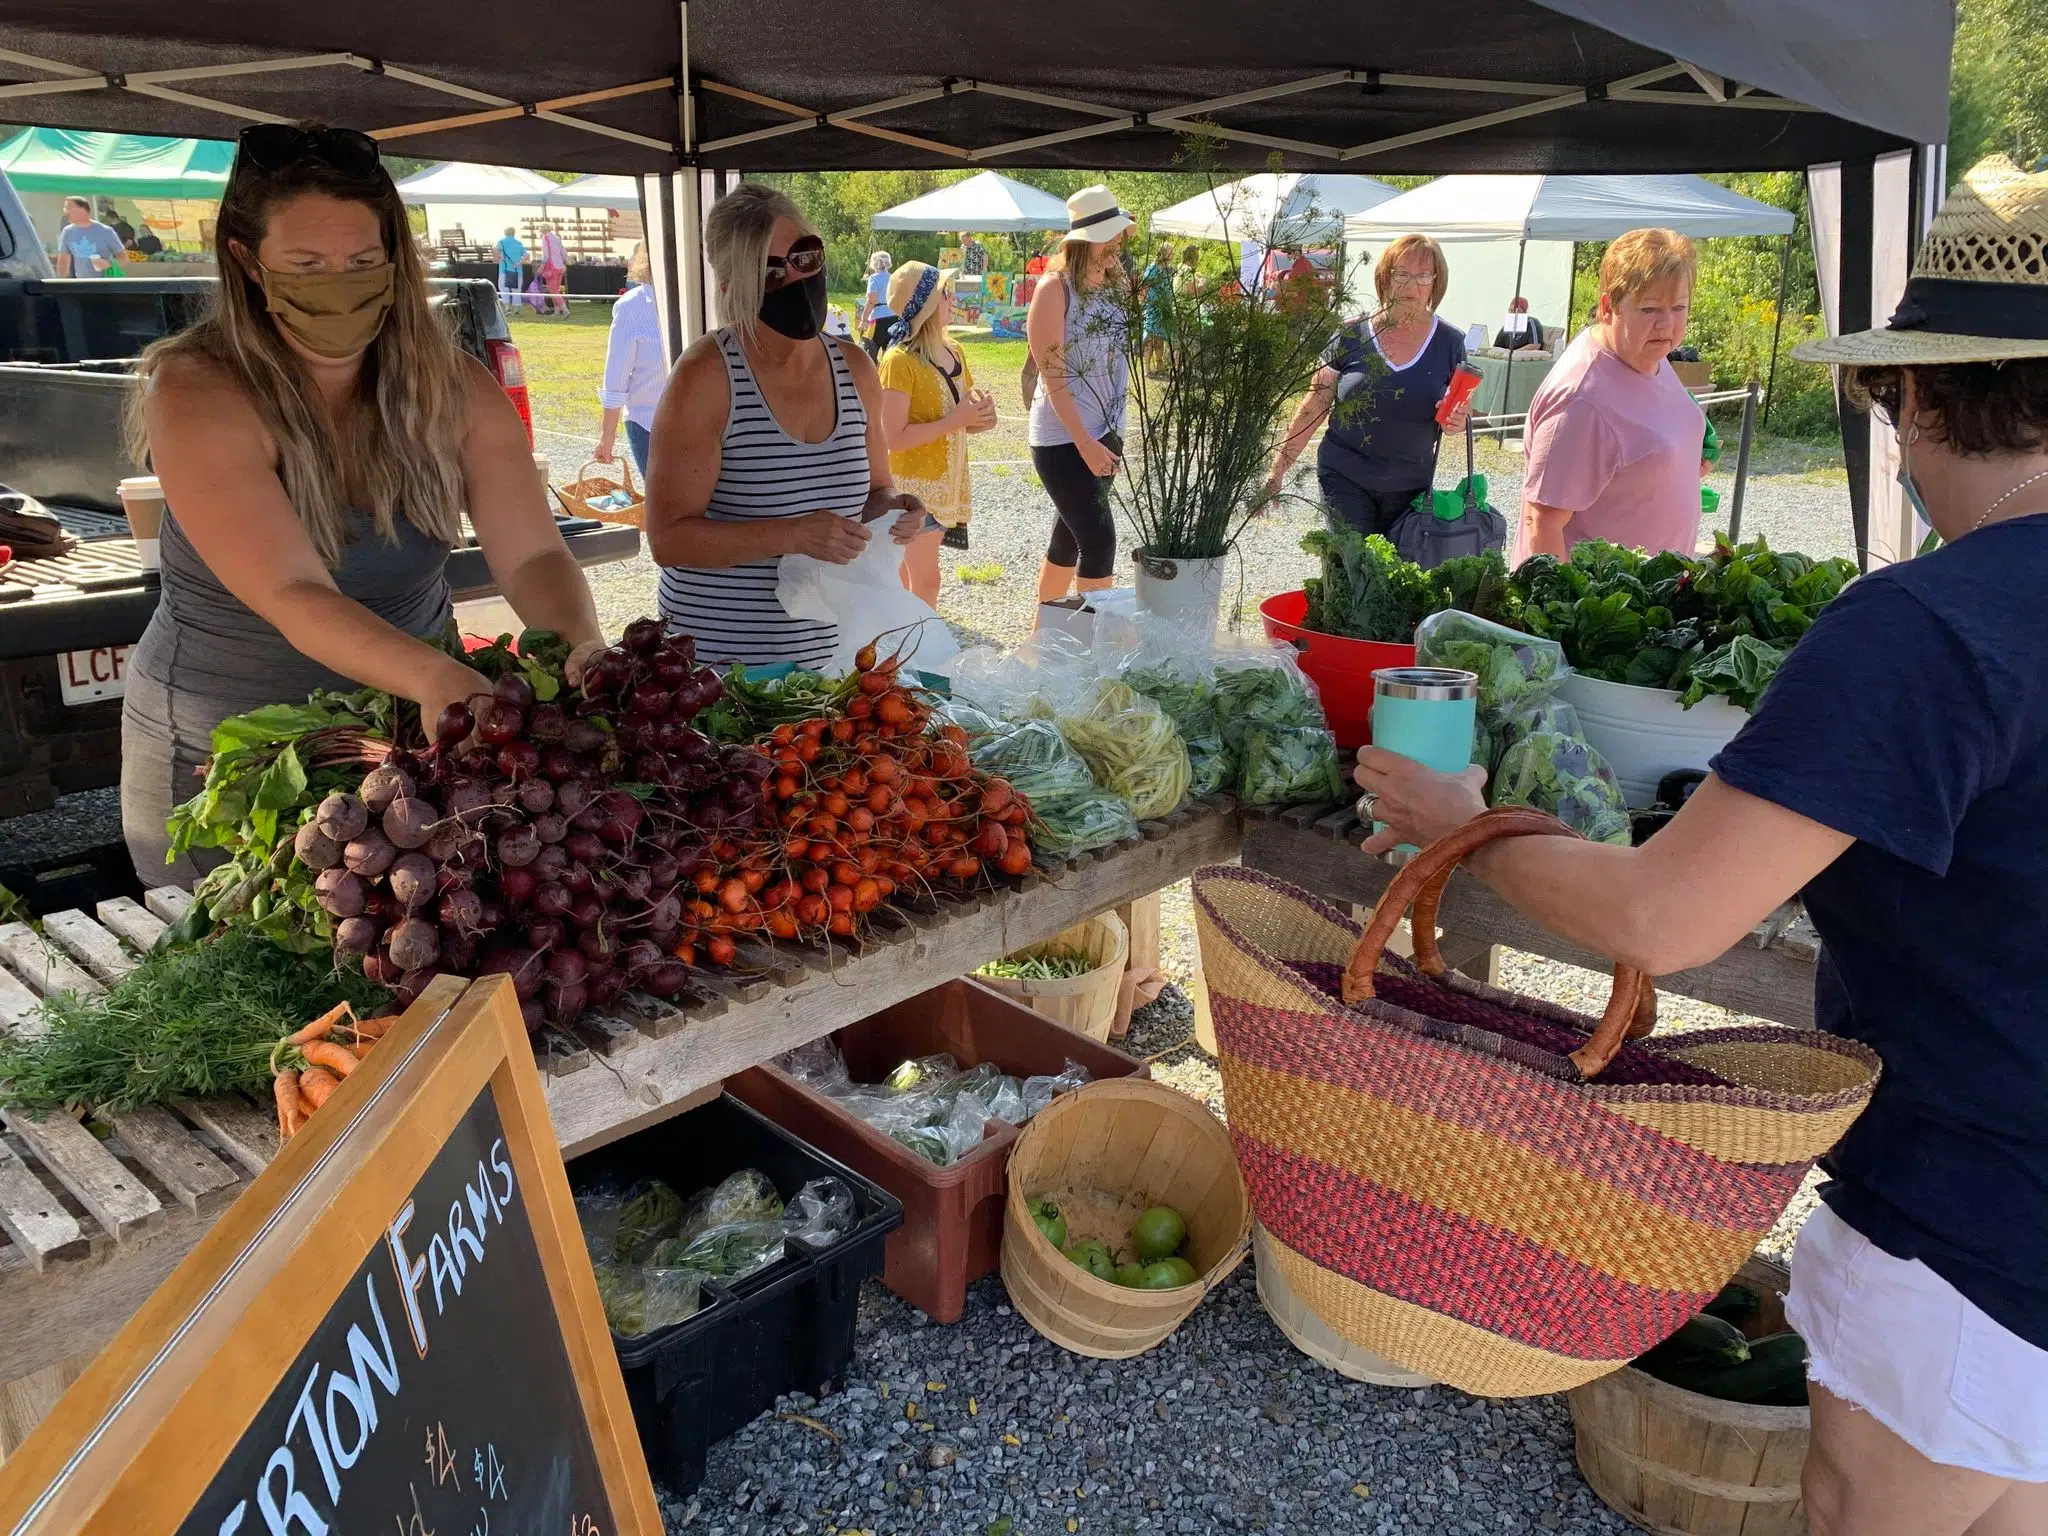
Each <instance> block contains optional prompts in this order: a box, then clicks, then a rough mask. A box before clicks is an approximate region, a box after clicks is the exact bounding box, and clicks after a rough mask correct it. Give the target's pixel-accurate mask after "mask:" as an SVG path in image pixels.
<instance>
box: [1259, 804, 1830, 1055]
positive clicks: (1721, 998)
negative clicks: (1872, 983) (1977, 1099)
mask: <svg viewBox="0 0 2048 1536" xmlns="http://www.w3.org/2000/svg"><path fill="white" fill-rule="evenodd" d="M1243 820H1244V863H1245V866H1246V867H1247V868H1249V869H1257V870H1262V871H1264V872H1265V873H1267V874H1270V875H1273V876H1275V877H1276V878H1278V879H1282V880H1286V881H1289V882H1291V883H1293V884H1295V885H1298V886H1300V887H1301V888H1302V889H1303V890H1306V891H1310V892H1313V893H1314V894H1315V895H1318V896H1321V897H1323V898H1324V899H1325V900H1327V901H1333V902H1338V903H1348V904H1352V905H1356V906H1361V907H1370V906H1372V905H1374V904H1376V903H1377V902H1378V901H1379V899H1380V897H1381V895H1382V894H1383V893H1384V892H1385V890H1386V888H1387V884H1388V882H1389V881H1391V880H1392V879H1393V877H1394V873H1395V871H1394V867H1393V866H1392V865H1389V864H1386V863H1384V862H1382V861H1381V860H1379V859H1373V858H1367V857H1366V856H1365V855H1364V854H1362V853H1360V852H1359V851H1358V845H1359V844H1360V843H1362V842H1364V841H1365V839H1366V837H1367V835H1368V834H1367V831H1366V828H1365V827H1364V825H1362V824H1361V823H1360V821H1359V819H1358V815H1357V813H1356V812H1355V811H1354V810H1353V808H1352V806H1351V805H1350V804H1348V803H1347V804H1343V805H1325V806H1293V807H1290V808H1288V809H1286V810H1282V811H1278V812H1275V813H1271V814H1267V813H1262V812H1259V811H1247V812H1245V813H1244V817H1243ZM1438 922H1439V923H1440V924H1441V925H1442V926H1443V928H1444V930H1445V932H1446V933H1451V934H1457V935H1460V936H1462V937H1463V938H1465V939H1467V940H1477V941H1480V942H1481V943H1482V944H1487V945H1492V944H1499V945H1505V946H1506V947H1508V948H1510V949H1519V950H1522V951H1524V952H1525V953H1528V954H1532V955H1542V956H1545V957H1546V958H1548V959H1552V960H1563V961H1565V962H1567V963H1569V964H1572V965H1582V966H1585V967H1587V968H1588V969H1591V970H1596V971H1604V970H1607V969H1609V968H1610V966H1609V962H1608V961H1606V960H1603V959H1602V958H1600V957H1599V956H1598V955H1595V954H1593V953H1591V952H1590V951H1588V950H1584V949H1581V948H1579V947H1578V946H1577V945H1576V944H1571V943H1568V942H1567V941H1565V940H1564V939H1561V938H1559V937H1558V936H1557V935H1556V934H1553V933H1551V932H1550V931H1549V930H1547V929H1545V928H1543V927H1542V926H1541V925H1540V924H1538V923H1535V922H1533V921H1532V920H1530V919H1529V918H1527V917H1524V916H1523V915H1522V914H1521V913H1520V912H1517V911H1516V910H1515V909H1514V908H1513V907H1511V906H1509V905H1508V904H1507V903H1506V902H1504V901H1502V900H1501V899H1500V898H1499V897H1498V896H1496V895H1494V894H1493V892H1492V891H1490V890H1488V889H1487V888H1486V887H1485V886H1484V885H1482V884H1481V883H1480V882H1479V881H1477V880H1475V879H1472V878H1471V877H1470V876H1468V875H1466V874H1464V873H1462V872H1460V873H1459V874H1456V875H1454V876H1452V877H1451V882H1450V884H1449V886H1447V887H1446V888H1445V890H1444V899H1443V904H1442V906H1441V907H1440V908H1439V909H1438ZM1819 956H1820V938H1819V935H1817V934H1816V933H1815V932H1814V931H1813V926H1812V924H1811V923H1809V922H1808V921H1807V920H1806V918H1805V917H1804V916H1803V915H1798V916H1793V917H1791V919H1790V921H1789V922H1786V921H1784V920H1782V919H1781V920H1779V921H1773V922H1769V923H1766V924H1764V925H1763V926H1761V927H1760V928H1759V929H1758V930H1757V932H1756V933H1755V934H1754V935H1753V936H1752V937H1751V938H1750V939H1749V940H1748V941H1746V942H1744V943H1741V944H1738V945H1736V946H1735V947H1734V948H1733V949H1731V950H1729V951H1728V952H1727V953H1726V954H1724V955H1722V956H1721V957H1720V958H1719V959H1718V960H1715V961H1713V962H1711V963H1709V964H1707V965H1702V966H1696V967H1695V968H1693V969H1692V970H1689V971H1677V972H1674V973H1673V974H1671V975H1669V976H1659V977H1658V978H1657V986H1658V988H1659V989H1660V990H1662V991H1665V992H1676V993H1678V994H1680V995H1681V996H1684V997H1696V998H1699V999H1700V1000H1701V1001H1703V1002H1709V1003H1716V1004H1719V1005H1720V1006H1721V1007H1723V1008H1730V1009H1733V1010H1734V1011H1735V1012H1737V1013H1741V1014H1748V1015H1750V1016H1752V1017H1755V1018H1761V1019H1772V1020H1775V1021H1776V1022H1778V1023H1780V1024H1790V1025H1794V1026H1796V1027H1799V1028H1804V1029H1811V1028H1812V1027H1813V983H1814V971H1815V965H1816V962H1817V961H1818V959H1819ZM1446 958H1451V954H1450V951H1449V948H1448V946H1447V947H1446ZM1459 968H1460V969H1461V970H1472V969H1473V966H1472V964H1471V963H1470V962H1469V961H1467V962H1465V963H1463V964H1460V966H1459Z"/></svg>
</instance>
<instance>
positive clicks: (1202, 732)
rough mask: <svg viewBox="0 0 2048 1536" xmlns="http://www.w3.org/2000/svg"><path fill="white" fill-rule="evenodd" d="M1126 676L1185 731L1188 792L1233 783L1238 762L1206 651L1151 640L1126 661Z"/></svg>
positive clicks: (1205, 791) (1200, 792) (1211, 791)
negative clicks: (1184, 649) (1226, 731)
mask: <svg viewBox="0 0 2048 1536" xmlns="http://www.w3.org/2000/svg"><path fill="white" fill-rule="evenodd" d="M1195 658H1199V659H1195ZM1123 680H1124V682H1125V683H1127V684H1129V685H1130V688H1131V690H1132V692H1134V693H1136V694H1137V695H1138V696H1139V697H1140V698H1146V699H1150V700H1151V701H1152V702H1153V703H1154V704H1157V705H1158V706H1159V707H1160V709H1161V710H1163V711H1165V714H1166V718H1167V719H1169V720H1171V721H1172V722H1173V728H1174V729H1175V730H1177V731H1179V732H1180V738H1181V742H1182V744H1183V745H1185V746H1186V747H1187V750H1188V771H1189V777H1188V793H1189V794H1191V795H1213V794H1215V793H1216V792H1217V791H1218V790H1221V789H1225V788H1228V787H1229V784H1230V781H1231V778H1232V776H1233V774H1234V772H1235V769H1236V762H1235V759H1234V758H1233V757H1232V755H1231V751H1230V747H1229V744H1228V743H1227V742H1225V741H1224V739H1223V725H1222V722H1221V720H1220V719H1218V717H1217V714H1216V683H1215V677H1214V669H1213V667H1212V665H1211V664H1210V662H1209V660H1208V657H1207V653H1206V651H1202V650H1198V651H1189V652H1184V653H1180V654H1175V653H1173V652H1171V651H1168V650H1166V649H1165V647H1164V646H1163V645H1154V644H1151V643H1148V644H1147V645H1146V646H1144V647H1141V648H1140V649H1139V650H1137V651H1135V652H1133V653H1132V655H1131V656H1130V658H1129V659H1128V660H1127V661H1126V662H1125V663H1124V667H1123Z"/></svg>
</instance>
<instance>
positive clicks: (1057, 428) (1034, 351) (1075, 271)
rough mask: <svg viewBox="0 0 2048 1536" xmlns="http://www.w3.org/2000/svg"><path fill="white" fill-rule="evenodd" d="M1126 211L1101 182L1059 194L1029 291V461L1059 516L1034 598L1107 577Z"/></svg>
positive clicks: (1124, 377)
mask: <svg viewBox="0 0 2048 1536" xmlns="http://www.w3.org/2000/svg"><path fill="white" fill-rule="evenodd" d="M1132 223H1133V221H1132V219H1131V216H1130V215H1129V214H1127V213H1125V212H1124V211H1123V209H1121V208H1119V207H1118V206H1117V202H1116V194H1115V193H1114V192H1111V191H1110V190H1109V188H1107V187H1084V188H1082V189H1081V190H1080V191H1079V192H1076V193H1075V194H1074V195H1073V196H1072V197H1070V198H1068V199H1067V238H1066V240H1065V241H1064V242H1063V243H1062V244H1061V246H1060V251H1059V254H1058V255H1057V256H1055V257H1054V258H1053V259H1052V261H1051V262H1050V263H1049V264H1048V265H1047V267H1046V270H1045V278H1044V280H1043V281H1041V282H1040V283H1039V285H1038V288H1037V290H1036V291H1035V292H1034V293H1033V294H1032V295H1031V309H1030V312H1029V313H1028V314H1027V315H1026V316H1025V320H1024V334H1025V336H1026V337H1027V338H1028V340H1029V342H1030V345H1031V361H1032V362H1033V363H1034V364H1035V365H1036V366H1037V369H1038V380H1039V388H1038V391H1037V393H1036V394H1035V395H1034V396H1033V397H1032V400H1031V423H1030V432H1029V439H1030V443H1031V464H1032V467H1033V468H1034V469H1036V470H1037V471H1038V478H1039V480H1040V482H1041V483H1042V484H1043V485H1044V486H1045V489H1046V493H1047V494H1048V495H1049V496H1051V497H1052V504H1053V512H1054V514H1055V516H1056V518H1057V521H1056V522H1055V523H1054V525H1053V530H1052V540H1051V542H1050V543H1049V544H1048V546H1047V548H1046V552H1045V563H1044V564H1043V565H1042V566H1040V567H1039V571H1038V600H1039V602H1041V603H1056V602H1058V601H1059V600H1060V599H1061V598H1063V597H1065V596H1066V595H1067V594H1068V593H1069V592H1071V591H1075V590H1077V589H1078V590H1079V591H1082V592H1095V591H1100V590H1101V589H1102V588H1104V587H1107V586H1108V585H1109V584H1110V582H1111V581H1112V580H1114V579H1115V576H1114V573H1115V570H1116V519H1115V518H1114V517H1113V516H1112V515H1111V513H1110V510H1109V485H1110V482H1111V481H1112V480H1113V479H1115V478H1116V469H1117V462H1118V456H1119V455H1120V454H1122V452H1123V430H1124V397H1125V394H1126V392H1127V391H1128V390H1129V388H1130V365H1129V363H1128V362H1127V361H1126V359H1125V357H1124V336H1123V327H1124V323H1125V322H1124V312H1123V301H1122V299H1121V298H1120V297H1119V296H1118V295H1117V294H1116V292H1115V291H1114V287H1113V285H1114V283H1115V281H1116V279H1117V277H1118V276H1119V275H1120V273H1121V266H1120V258H1121V256H1122V251H1123V242H1124V237H1125V236H1126V235H1127V234H1129V233H1130V230H1131V226H1132Z"/></svg>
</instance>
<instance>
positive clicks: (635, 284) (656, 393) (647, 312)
mask: <svg viewBox="0 0 2048 1536" xmlns="http://www.w3.org/2000/svg"><path fill="white" fill-rule="evenodd" d="M649 276H650V271H649V267H648V262H647V242H646V241H644V240H643V241H641V242H640V244H638V245H636V246H634V247H633V256H632V259H631V260H630V261H628V262H627V263H626V281H627V282H628V283H630V284H631V285H632V286H631V287H629V288H628V289H627V290H626V291H625V293H623V294H621V295H620V296H619V300H618V302H617V303H615V304H613V305H612V329H611V334H610V335H609V336H608V337H606V338H605V344H604V381H603V382H602V383H601V384H600V385H599V386H598V390H597V402H598V404H599V405H601V406H603V407H604V415H603V416H601V417H600V418H599V419H598V425H597V457H598V458H599V459H601V460H603V461H604V462H605V463H607V464H610V463H612V462H613V461H614V460H615V459H616V458H617V457H618V441H619V421H620V418H621V417H623V418H624V419H625V423H626V444H627V446H628V447H630V448H631V449H632V450H633V462H634V463H635V464H636V465H638V466H639V468H640V475H641V478H642V479H645V478H646V476H647V441H648V434H649V433H650V432H651V431H652V430H653V428H654V412H655V408H656V407H657V406H659V405H660V404H661V390H662V386H663V385H664V384H666V383H667V382H668V369H667V368H665V367H664V366H663V365H662V356H661V318H660V315H659V314H658V313H657V312H656V308H655V303H654V289H653V287H652V286H650V284H649V282H648V278H649Z"/></svg>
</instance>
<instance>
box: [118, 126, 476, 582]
mask: <svg viewBox="0 0 2048 1536" xmlns="http://www.w3.org/2000/svg"><path fill="white" fill-rule="evenodd" d="M303 196H321V197H330V198H334V199H337V200H338V201H341V202H351V203H361V204H363V205H364V206H365V207H368V208H370V209H371V210H373V211H374V212H375V213H376V215H377V222H378V226H379V229H380V232H381V233H382V235H383V243H384V252H385V255H386V256H387V257H388V258H389V259H390V262H391V266H392V268H393V271H392V274H391V276H392V300H391V309H390V312H389V313H388V314H386V315H385V317H384V324H383V327H382V328H381V329H380V330H379V331H378V332H377V335H376V339H375V340H373V341H372V342H371V343H370V345H369V348H368V350H367V351H365V352H364V354H363V359H362V368H361V371H360V372H359V373H358V374H357V376H356V385H355V390H354V393H353V394H351V395H350V397H349V398H348V399H347V400H345V401H343V402H341V403H340V404H339V405H338V406H336V407H335V408H334V409H333V411H332V413H331V414H330V412H329V411H327V410H325V409H323V408H322V405H321V402H320V399H319V396H318V393H317V391H316V390H315V388H314V386H313V382H312V379H311V378H310V377H309V376H308V374H307V372H306V365H305V363H304V362H303V361H302V360H301V359H300V357H299V355H298V354H297V353H296V352H294V351H292V349H291V347H290V345H289V344H288V343H287V342H286V341H285V338H284V335H283V333H282V332H281V331H280V330H279V329H278V327H277V325H276V323H275V322H274V321H273V320H272V319H271V318H270V313H269V309H268V306H267V304H266V303H265V300H264V295H263V288H262V285H261V284H260V283H259V282H258V281H257V279H256V278H255V277H254V276H253V275H252V274H251V273H250V271H249V266H248V264H249V263H253V262H254V261H255V259H256V251H257V248H258V247H259V246H260V245H261V244H262V242H263V236H264V234H265V232H266V231H267V230H268V228H269V225H270V220H271V218H272V216H273V215H274V214H275V213H276V212H277V210H278V209H279V208H280V207H282V206H283V205H284V204H286V203H288V202H291V201H292V200H293V199H295V198H298V197H303ZM214 256H215V261H216V264H217V266H218V267H219V270H220V281H219V283H218V284H216V285H215V288H214V291H213V299H212V302H211V305H210V307H209V309H208V311H207V313H206V315H205V317H204V318H203V319H201V320H200V321H199V323H198V324H197V325H194V326H192V327H190V328H189V329H187V330H184V331H180V332H179V333H177V334H176V335H174V336H168V337H165V338H164V339H163V340H161V341H158V342H155V343H153V344H152V345H151V346H149V347H148V348H147V349H146V350H145V351H144V352H143V354H142V356H141V357H140V358H139V359H138V360H137V362H136V365H135V373H136V378H137V380H138V384H137V387H136V389H135V391H134V393H133V394H132V395H130V397H129V401H128V418H127V439H128V451H129V454H130V456H131V457H132V458H134V459H135V461H136V462H137V463H138V464H147V463H148V461H149V426H148V419H147V415H146V411H147V401H148V397H149V394H150V390H151V387H152V385H153V384H154V383H155V381H156V378H157V376H158V374H160V373H161V372H162V370H163V369H164V367H165V365H167V364H175V363H180V362H185V361H188V360H189V361H191V362H195V363H203V364H205V365H207V366H209V367H212V368H214V369H217V370H218V371H219V372H221V373H223V374H225V375H226V376H227V378H228V379H229V380H230V381H231V382H232V383H233V384H234V385H235V387H236V388H237V389H239V390H240V391H241V393H242V394H243V396H244V397H245V398H246V399H247V400H248V401H249V403H250V404H251V405H252V406H254V407H255V409H256V414H257V416H258V417H259V418H260V419H261V420H262V422H263V425H264V428H265V430H267V431H268V432H269V433H270V436H271V439H272V440H273V441H274V442H275V443H276V444H277V476H278V479H279V480H281V481H283V482H284V489H285V495H286V496H287V497H289V498H290V500H291V504H292V507H293V509H294V510H295V511H296V512H297V513H298V515H299V521H300V522H301V523H302V524H303V525H304V526H305V529H306V534H307V536H308V537H309V538H310V539H311V540H312V543H313V548H314V550H315V552H316V553H317V554H318V555H319V556H320V559H321V561H322V563H323V564H325V565H326V566H327V568H328V569H329V570H334V569H336V568H338V567H339V566H340V564H341V560H342V555H343V552H344V550H345V548H346V546H347V543H348V537H347V535H348V514H349V512H350V511H351V510H352V509H361V510H362V511H365V512H367V513H369V515H370V520H371V522H372V524H373V525H374V526H375V528H376V531H377V536H378V537H379V538H381V539H383V540H384V541H385V542H386V543H389V544H395V543H397V542H398V517H399V514H400V513H401V512H402V513H403V514H404V516H405V519H406V521H407V522H409V523H411V524H412V525H413V526H414V527H415V528H417V529H419V531H420V532H421V533H423V534H425V535H427V537H429V538H431V539H436V540H438V541H440V542H441V543H444V544H447V545H450V546H454V545H457V544H460V543H461V542H462V511H463V508H464V507H465V505H466V504H467V502H468V487H467V485H466V484H465V482H464V480H463V474H462V439H463V436H464V433H465V432H466V431H467V429H468V425H469V379H468V376H467V374H466V371H465V369H466V364H465V363H464V362H463V357H462V353H461V351H460V350H459V349H458V348H457V347H456V345H455V341H454V338H453V337H452V336H451V335H450V334H449V333H448V331H447V330H446V329H445V328H444V327H443V325H442V323H441V322H440V320H438V319H437V318H436V317H435V315H434V312H433V311H432V310H431V309H430V308H429V307H428V304H427V274H426V268H425V266H424V265H423V264H422V262H421V260H420V256H419V252H418V250H417V248H416V247H415V246H414V244H413V238H412V232H411V229H410V227H409V226H408V224H407V222H406V214H405V204H404V203H403V202H401V201H400V200H399V196H398V189H397V188H396V187H395V186H393V185H392V182H391V178H390V176H388V175H387V174H386V173H385V172H384V171H383V169H382V168H381V167H380V168H379V169H378V170H377V171H376V172H375V173H374V174H372V175H370V176H348V175H346V174H344V173H342V172H340V171H337V170H335V169H334V168H332V167H331V166H328V165H326V164H324V163H323V162H320V161H316V160H311V159H308V160H303V161H300V162H297V163H296V164H293V165H289V166H286V167H285V168H284V169H283V170H281V171H276V172H265V171H260V170H258V169H257V168H256V167H255V165H254V164H252V163H250V162H249V161H247V160H245V159H244V158H242V157H240V156H237V157H236V160H235V164H234V166H233V168H232V169H231V170H230V172H229V174H228V183H227V189H226V192H225V193H224V195H223V196H222V198H221V203H220V213H219V217H218V219H217V220H216V221H215V224H214Z"/></svg>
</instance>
